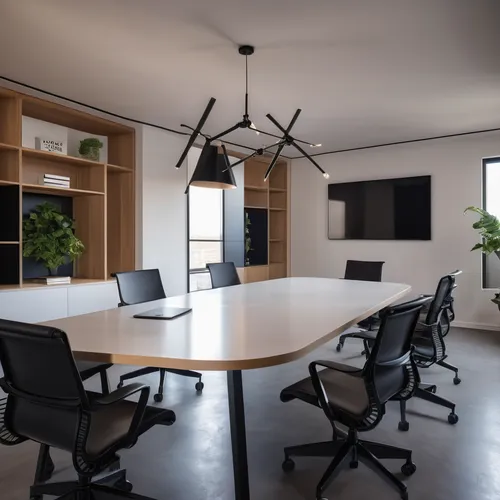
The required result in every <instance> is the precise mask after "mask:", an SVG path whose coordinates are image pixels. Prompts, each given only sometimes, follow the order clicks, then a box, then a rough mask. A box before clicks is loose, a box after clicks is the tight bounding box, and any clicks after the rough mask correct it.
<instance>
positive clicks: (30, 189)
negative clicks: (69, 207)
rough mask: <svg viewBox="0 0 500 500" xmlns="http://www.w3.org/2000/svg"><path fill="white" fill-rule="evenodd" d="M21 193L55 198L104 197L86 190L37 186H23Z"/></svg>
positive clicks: (101, 194)
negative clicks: (50, 195)
mask: <svg viewBox="0 0 500 500" xmlns="http://www.w3.org/2000/svg"><path fill="white" fill-rule="evenodd" d="M22 188H23V191H25V192H26V193H40V194H54V195H56V196H71V197H75V196H92V195H98V196H104V193H103V192H101V191H89V190H86V189H72V188H60V187H55V186H42V185H39V184H23V186H22Z"/></svg>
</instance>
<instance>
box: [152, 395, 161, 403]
mask: <svg viewBox="0 0 500 500" xmlns="http://www.w3.org/2000/svg"><path fill="white" fill-rule="evenodd" d="M153 399H154V400H155V403H161V402H162V401H163V394H155V395H154V396H153Z"/></svg>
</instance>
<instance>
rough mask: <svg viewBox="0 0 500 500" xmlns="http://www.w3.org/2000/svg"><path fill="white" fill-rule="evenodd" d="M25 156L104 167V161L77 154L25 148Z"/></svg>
mask: <svg viewBox="0 0 500 500" xmlns="http://www.w3.org/2000/svg"><path fill="white" fill-rule="evenodd" d="M22 151H23V156H26V157H28V158H38V159H40V160H45V161H52V162H55V163H65V164H66V165H76V166H81V167H104V163H101V162H98V161H92V160H87V159H85V158H77V157H75V156H68V155H62V154H59V153H52V152H50V151H41V150H39V149H31V148H23V149H22Z"/></svg>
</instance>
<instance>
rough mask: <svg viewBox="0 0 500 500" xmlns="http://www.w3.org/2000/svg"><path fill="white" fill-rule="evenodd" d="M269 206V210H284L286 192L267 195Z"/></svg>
mask: <svg viewBox="0 0 500 500" xmlns="http://www.w3.org/2000/svg"><path fill="white" fill-rule="evenodd" d="M269 206H270V208H271V210H286V192H272V193H269Z"/></svg>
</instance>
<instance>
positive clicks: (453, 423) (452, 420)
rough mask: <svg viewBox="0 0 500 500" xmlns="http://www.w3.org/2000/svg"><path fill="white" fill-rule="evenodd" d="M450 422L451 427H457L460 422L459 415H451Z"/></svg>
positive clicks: (449, 416)
mask: <svg viewBox="0 0 500 500" xmlns="http://www.w3.org/2000/svg"><path fill="white" fill-rule="evenodd" d="M448 422H449V423H450V424H451V425H455V424H456V423H457V422H458V415H457V414H456V413H450V414H449V415H448Z"/></svg>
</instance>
